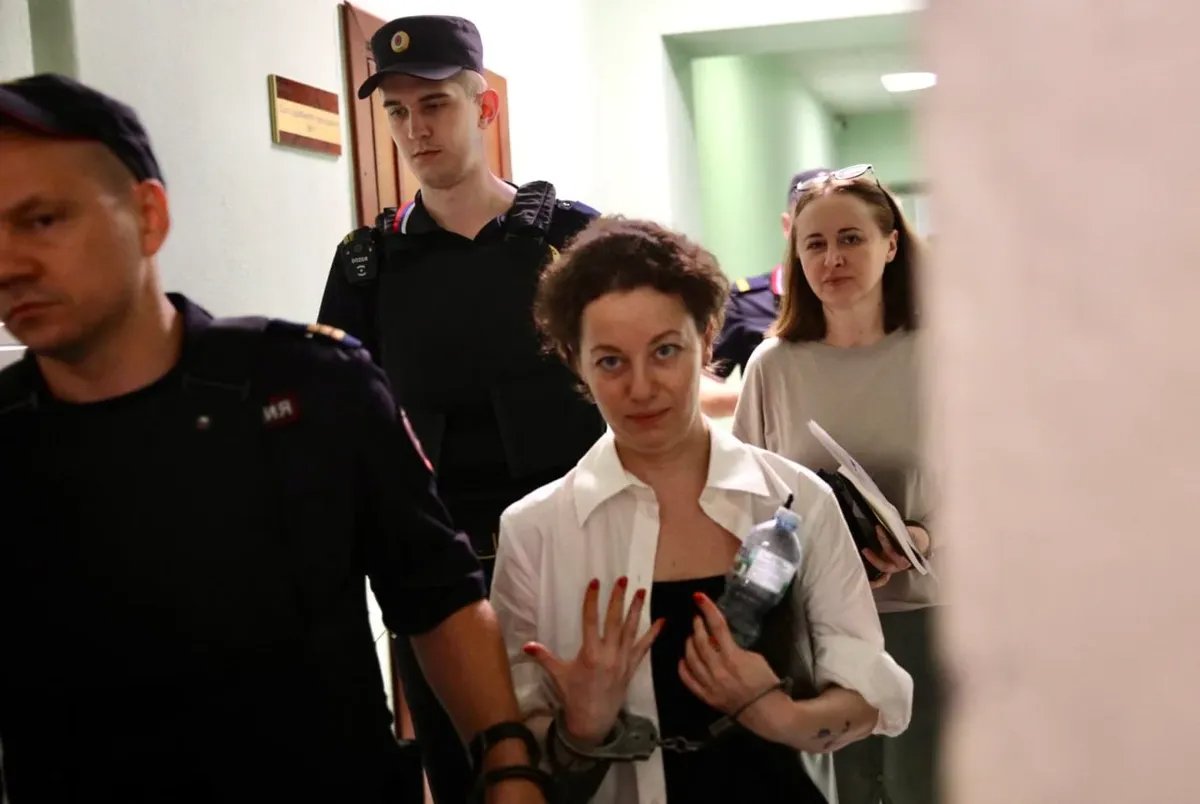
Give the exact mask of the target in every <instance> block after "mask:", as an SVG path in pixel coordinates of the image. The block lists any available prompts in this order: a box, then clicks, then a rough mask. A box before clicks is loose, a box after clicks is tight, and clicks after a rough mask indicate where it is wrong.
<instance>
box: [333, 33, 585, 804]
mask: <svg viewBox="0 0 1200 804" xmlns="http://www.w3.org/2000/svg"><path fill="white" fill-rule="evenodd" d="M371 48H372V52H373V53H374V56H375V62H376V66H377V70H378V72H376V73H375V74H374V75H373V76H371V77H370V78H369V79H368V80H367V81H366V82H365V83H364V84H363V86H362V87H361V88H360V89H359V97H368V96H369V95H370V93H371V92H374V91H376V90H378V91H379V92H380V93H381V95H382V98H383V105H384V107H385V108H386V109H387V112H388V116H389V118H390V120H391V123H392V136H393V138H394V139H395V141H396V145H397V147H398V149H399V151H400V155H401V157H402V158H403V159H404V160H405V162H406V163H407V165H408V166H409V167H410V168H411V170H412V172H413V173H414V174H416V176H417V178H418V179H419V180H420V184H421V189H420V191H419V193H418V194H417V197H416V199H415V202H414V203H412V204H411V205H409V206H408V207H406V208H405V209H403V210H400V211H396V210H387V211H385V212H384V213H383V214H382V215H381V216H380V218H379V220H378V221H377V222H376V225H375V226H374V227H370V228H364V229H361V230H358V231H357V232H353V233H351V234H350V235H349V236H348V237H347V238H346V239H345V240H344V241H343V243H342V244H341V245H340V246H339V248H338V249H337V252H336V255H335V258H334V262H333V267H332V269H331V271H330V274H329V279H328V283H327V285H326V289H325V295H324V299H323V300H322V303H321V311H320V315H319V318H320V321H321V322H322V323H325V324H329V325H332V326H335V327H338V328H340V329H343V330H345V331H347V332H350V333H352V334H354V335H355V336H357V337H359V338H361V339H362V340H363V341H364V343H365V344H366V346H367V348H368V349H369V350H370V352H371V353H372V354H373V355H374V356H375V359H376V361H377V362H378V363H379V364H380V365H381V366H382V367H383V368H384V370H385V371H386V372H387V375H388V378H389V379H390V380H391V382H392V386H393V388H394V389H395V392H396V395H397V398H398V399H399V400H400V401H401V403H402V404H403V405H404V407H405V409H406V410H407V411H408V413H409V416H410V417H411V419H412V423H413V426H414V428H415V430H416V433H417V436H418V437H419V439H420V441H421V443H422V444H423V445H424V448H425V450H426V452H427V454H428V455H429V456H430V458H431V460H432V461H433V464H434V466H435V467H436V470H437V482H438V489H439V492H440V494H441V496H442V499H443V500H444V501H445V503H446V506H447V508H448V509H449V510H450V513H451V515H452V517H453V519H454V522H455V524H456V525H457V526H458V527H460V528H462V529H464V530H465V531H466V532H467V533H468V534H469V536H470V538H471V541H472V544H473V545H474V547H475V550H476V552H477V553H478V555H479V556H480V558H481V559H482V560H483V562H484V565H485V568H487V569H488V570H489V571H490V567H491V563H492V560H493V559H492V557H493V556H494V554H495V534H496V531H497V529H498V522H499V517H500V514H501V512H502V511H503V510H504V509H505V508H506V507H507V506H508V505H509V504H511V503H513V502H515V501H516V500H518V499H520V498H521V497H523V496H524V495H525V494H527V493H529V492H530V491H532V490H534V489H536V488H538V487H539V486H541V485H544V484H545V483H548V482H550V481H552V480H555V479H557V478H558V477H561V476H562V475H563V474H564V473H565V472H566V471H567V470H569V469H570V468H571V467H572V466H574V464H575V462H576V461H577V460H578V459H579V458H580V457H581V456H582V455H583V454H584V453H585V452H586V451H587V450H588V448H590V447H591V445H592V444H593V443H594V442H595V440H596V439H597V438H598V437H599V436H600V435H601V434H602V433H603V431H604V425H603V421H602V420H601V418H600V416H599V414H598V413H597V411H596V410H595V408H594V407H593V406H592V405H590V404H588V403H587V402H585V401H584V400H583V399H582V398H581V396H580V395H579V393H578V392H577V390H576V381H575V378H574V377H573V376H572V375H571V374H570V372H569V371H567V370H566V369H565V368H564V367H563V365H562V364H561V363H560V362H558V361H555V360H553V359H552V358H551V357H549V356H547V355H545V354H543V352H542V349H541V347H540V343H539V340H538V337H537V334H536V332H535V330H534V326H533V316H532V304H533V294H534V289H535V286H536V283H537V279H538V276H539V274H540V273H541V270H542V268H543V267H544V266H545V265H546V264H547V263H548V262H549V261H550V260H551V259H553V257H554V255H555V254H556V253H557V251H558V250H559V249H561V248H562V247H563V246H564V244H565V243H566V242H567V241H568V240H569V239H570V238H571V237H572V236H573V235H574V234H575V233H576V232H578V231H579V230H580V229H582V228H583V227H584V226H585V225H586V224H587V223H588V222H589V221H590V220H591V219H593V218H594V217H595V216H596V214H597V213H596V212H595V211H594V210H592V209H591V208H589V207H587V206H585V205H583V204H580V203H577V202H570V201H561V200H558V199H557V197H556V194H555V189H554V187H553V186H552V185H551V184H549V183H547V182H544V181H535V182H531V183H529V184H525V185H522V186H520V187H514V186H512V185H510V184H508V183H507V182H505V181H503V180H502V179H500V178H498V177H497V176H495V175H494V174H493V173H492V172H491V171H490V169H489V167H488V163H487V157H486V150H485V141H484V136H485V133H486V130H487V128H488V127H489V126H491V125H494V124H495V121H496V115H497V113H498V111H499V105H498V101H499V99H498V96H497V94H496V92H495V91H494V90H491V89H489V88H488V86H487V83H486V80H485V79H484V77H483V75H482V72H483V49H482V43H481V41H480V37H479V32H478V30H477V29H476V28H475V26H474V25H473V24H472V23H471V22H469V21H467V20H464V19H460V18H457V17H441V16H420V17H405V18H402V19H397V20H393V21H392V22H390V23H388V24H387V25H385V26H383V28H381V29H380V30H379V31H378V32H377V33H376V34H375V36H374V37H373V38H372V40H371ZM400 664H401V670H402V673H403V678H404V686H405V691H406V694H407V697H408V701H409V705H410V708H411V709H412V712H413V719H414V724H415V726H416V729H417V738H418V741H419V742H420V743H421V744H422V746H423V752H424V754H425V760H426V764H427V770H428V772H429V775H430V782H431V787H432V789H433V793H434V796H435V798H436V799H437V800H438V801H440V802H455V801H459V800H461V795H462V788H463V784H464V779H465V778H466V776H465V768H466V765H465V759H464V758H463V752H462V750H461V747H460V746H458V745H457V744H456V741H455V739H454V738H453V732H452V731H451V730H450V729H449V728H448V726H447V724H446V723H445V721H444V716H442V715H440V713H439V712H438V706H437V701H436V700H435V699H433V697H432V696H430V695H429V694H428V690H426V689H424V688H423V685H422V683H421V681H420V678H419V670H418V668H417V667H416V666H415V664H414V663H413V662H411V661H410V660H405V658H404V657H401V663H400ZM472 675H473V676H474V675H475V674H474V673H473V674H472Z"/></svg>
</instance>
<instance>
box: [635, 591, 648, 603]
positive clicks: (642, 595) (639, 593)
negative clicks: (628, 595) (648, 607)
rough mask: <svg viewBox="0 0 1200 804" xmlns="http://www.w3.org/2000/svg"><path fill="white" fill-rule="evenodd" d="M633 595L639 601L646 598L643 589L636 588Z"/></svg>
mask: <svg viewBox="0 0 1200 804" xmlns="http://www.w3.org/2000/svg"><path fill="white" fill-rule="evenodd" d="M634 597H635V598H637V599H638V600H639V601H641V600H645V599H646V590H645V589H639V590H637V593H636V594H634Z"/></svg>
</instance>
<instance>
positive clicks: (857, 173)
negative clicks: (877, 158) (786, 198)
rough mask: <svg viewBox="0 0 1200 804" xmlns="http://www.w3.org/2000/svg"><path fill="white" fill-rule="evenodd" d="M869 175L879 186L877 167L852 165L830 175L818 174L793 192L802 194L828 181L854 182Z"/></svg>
mask: <svg viewBox="0 0 1200 804" xmlns="http://www.w3.org/2000/svg"><path fill="white" fill-rule="evenodd" d="M868 173H870V174H871V178H873V179H875V183H876V184H879V177H878V176H876V175H875V167H874V166H873V165H867V164H862V165H851V166H850V167H844V168H838V169H837V170H831V171H829V172H828V173H818V174H817V175H816V176H813V177H812V178H811V179H808V180H807V181H802V182H800V183H799V184H797V185H796V188H795V189H794V190H792V192H793V193H795V194H799V193H802V192H804V191H805V190H807V189H808V188H809V187H813V186H815V185H817V184H821V183H824V182H827V181H853V180H854V179H857V178H861V177H863V176H866V175H867V174H868ZM879 186H880V189H882V188H883V185H881V184H880V185H879Z"/></svg>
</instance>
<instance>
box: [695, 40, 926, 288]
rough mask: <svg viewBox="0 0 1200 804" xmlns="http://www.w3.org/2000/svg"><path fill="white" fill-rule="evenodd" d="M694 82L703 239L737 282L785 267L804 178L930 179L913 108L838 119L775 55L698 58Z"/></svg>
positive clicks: (889, 181) (905, 181) (907, 181)
mask: <svg viewBox="0 0 1200 804" xmlns="http://www.w3.org/2000/svg"><path fill="white" fill-rule="evenodd" d="M686 77H687V78H688V79H689V83H690V85H691V112H692V122H693V126H694V132H695V138H696V152H697V157H698V168H699V174H698V178H699V181H698V185H699V192H700V210H701V220H702V223H703V227H704V230H703V236H702V239H703V242H704V244H705V245H706V246H707V247H708V248H709V249H711V250H712V251H713V253H714V254H716V255H717V258H718V259H719V260H720V261H721V266H722V267H723V268H724V269H725V273H726V274H728V275H729V276H730V277H731V278H737V277H742V276H752V275H754V274H761V273H763V272H765V271H768V270H770V268H771V267H772V266H774V265H775V264H776V263H777V262H778V261H779V257H780V255H781V253H782V251H783V245H784V243H783V234H782V230H781V228H780V222H779V216H780V213H782V212H783V209H784V207H785V206H786V197H785V196H786V193H787V182H788V180H789V179H790V178H791V177H792V174H794V173H795V172H796V171H798V170H804V169H806V168H812V167H822V166H824V167H835V168H836V167H846V166H848V165H854V164H858V163H860V162H869V163H870V164H872V165H874V166H875V172H876V174H877V175H878V176H879V179H880V181H882V182H884V183H885V184H911V183H915V182H921V181H922V180H923V178H924V176H923V173H922V170H921V168H920V165H919V164H918V162H917V159H916V151H915V143H914V142H913V133H912V115H911V113H910V112H908V111H906V110H898V111H886V112H870V113H863V114H850V115H833V114H831V113H830V112H829V110H828V109H826V108H825V107H824V105H823V104H822V103H821V102H820V101H818V100H817V99H816V98H815V97H814V96H813V95H812V94H811V93H810V92H809V91H808V90H807V89H806V88H805V87H804V85H803V84H802V83H801V82H800V81H799V80H798V79H797V78H796V77H795V73H794V72H792V71H791V70H789V69H788V68H787V67H786V66H785V65H784V63H783V62H782V61H781V60H780V59H779V58H778V57H775V56H722V57H715V58H702V59H694V60H693V61H692V62H691V64H690V72H689V74H688V75H687V76H686ZM906 206H910V204H906ZM910 214H911V213H910Z"/></svg>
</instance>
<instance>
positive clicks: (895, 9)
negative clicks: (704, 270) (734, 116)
mask: <svg viewBox="0 0 1200 804" xmlns="http://www.w3.org/2000/svg"><path fill="white" fill-rule="evenodd" d="M922 6H923V3H922V2H920V0H804V2H797V3H783V2H779V1H778V0H739V2H728V3H697V2H694V0H654V1H653V2H645V0H594V2H593V3H592V5H591V13H592V25H591V34H592V42H593V43H594V48H595V52H596V55H597V59H598V60H597V62H596V67H595V69H596V71H597V72H598V73H599V75H600V76H601V77H602V80H601V81H600V82H599V84H598V86H597V89H598V94H597V97H596V106H597V107H598V108H599V109H601V110H603V114H601V115H598V116H597V118H596V126H597V129H596V141H597V142H598V143H599V144H600V145H601V146H602V148H603V150H602V151H601V152H599V153H598V154H597V157H598V158H599V159H602V160H603V165H604V168H603V170H600V171H599V172H598V173H597V175H596V180H597V189H598V192H597V195H596V197H595V198H596V201H597V202H598V203H599V204H600V205H602V206H603V207H604V208H606V209H620V210H621V211H623V212H626V213H628V214H633V215H643V216H647V217H651V218H656V219H658V220H661V221H663V222H665V223H668V224H672V225H675V226H678V227H680V228H682V229H684V230H685V231H688V232H690V233H692V234H696V235H699V234H700V233H701V232H702V226H701V221H700V217H701V210H700V208H699V205H698V204H697V203H696V202H695V192H694V186H693V185H692V184H691V183H690V182H689V181H688V180H687V178H686V176H681V175H680V174H679V171H680V170H686V166H687V160H681V159H679V158H678V156H677V154H678V153H679V152H680V151H685V152H686V151H689V150H694V149H693V146H692V144H691V143H690V142H688V141H687V140H686V137H687V134H688V131H689V129H688V127H687V126H686V125H682V124H680V123H679V122H678V120H677V115H679V114H681V113H682V110H683V109H684V108H685V107H684V104H683V101H682V100H681V93H682V92H683V91H684V89H682V88H681V87H680V85H679V82H678V81H677V79H676V76H675V74H674V72H673V71H672V69H671V67H670V65H669V63H668V59H667V55H666V52H665V48H664V46H663V41H662V38H663V36H666V35H671V34H678V33H691V32H695V31H704V30H719V29H726V28H746V27H755V26H762V25H779V24H786V23H795V22H806V21H812V20H819V19H832V18H838V17H858V16H867V15H875V14H894V13H902V12H907V11H913V10H917V9H919V8H921V7H922Z"/></svg>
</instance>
